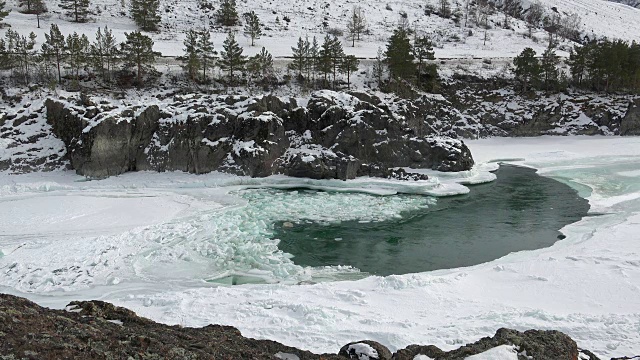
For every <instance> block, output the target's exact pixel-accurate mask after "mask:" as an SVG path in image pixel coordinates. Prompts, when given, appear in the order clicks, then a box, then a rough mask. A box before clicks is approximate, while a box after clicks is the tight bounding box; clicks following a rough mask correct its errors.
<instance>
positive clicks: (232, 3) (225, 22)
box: [216, 0, 239, 26]
mask: <svg viewBox="0 0 640 360" xmlns="http://www.w3.org/2000/svg"><path fill="white" fill-rule="evenodd" d="M238 20H239V19H238V11H237V10H236V0H222V1H221V3H220V8H219V9H218V11H217V12H216V22H217V23H218V24H219V25H222V26H235V25H238V22H239V21H238Z"/></svg>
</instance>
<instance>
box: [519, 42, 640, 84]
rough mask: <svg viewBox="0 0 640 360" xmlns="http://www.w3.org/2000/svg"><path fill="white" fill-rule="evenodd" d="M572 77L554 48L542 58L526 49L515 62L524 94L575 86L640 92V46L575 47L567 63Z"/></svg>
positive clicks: (600, 43)
mask: <svg viewBox="0 0 640 360" xmlns="http://www.w3.org/2000/svg"><path fill="white" fill-rule="evenodd" d="M565 63H566V65H567V66H568V67H569V74H565V73H564V72H563V71H561V70H560V68H559V67H560V65H561V64H562V61H561V60H560V58H559V57H558V56H557V55H556V52H555V49H554V48H553V47H548V48H547V49H546V50H545V52H544V53H543V54H542V56H541V57H540V58H538V57H536V52H535V51H534V50H533V49H531V48H526V49H524V51H522V53H520V55H518V56H517V57H516V58H515V59H514V65H515V68H514V73H515V77H516V80H517V81H518V82H519V84H520V86H521V88H522V91H524V92H527V91H529V90H546V91H554V90H555V91H558V90H563V89H566V88H567V87H568V86H573V87H574V88H577V89H584V90H592V91H605V92H611V91H629V92H638V91H640V44H638V43H636V42H632V43H628V42H626V41H622V40H613V41H612V40H608V39H601V40H594V41H590V42H588V43H586V44H584V45H575V46H574V47H573V49H571V52H570V55H569V58H568V59H567V60H566V61H565Z"/></svg>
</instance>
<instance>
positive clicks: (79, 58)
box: [66, 32, 90, 81]
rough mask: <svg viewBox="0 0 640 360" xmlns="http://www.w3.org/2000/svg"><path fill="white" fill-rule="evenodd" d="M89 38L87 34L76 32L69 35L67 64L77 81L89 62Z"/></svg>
mask: <svg viewBox="0 0 640 360" xmlns="http://www.w3.org/2000/svg"><path fill="white" fill-rule="evenodd" d="M89 46H90V44H89V39H88V38H87V36H86V35H84V34H82V35H79V34H78V33H76V32H74V33H73V34H69V36H67V46H66V47H67V64H68V66H69V70H71V75H72V76H73V78H74V80H75V81H78V79H79V78H80V70H82V69H83V68H84V67H85V65H86V64H87V60H88V59H87V54H88V53H89Z"/></svg>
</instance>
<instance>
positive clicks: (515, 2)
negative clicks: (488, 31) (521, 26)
mask: <svg viewBox="0 0 640 360" xmlns="http://www.w3.org/2000/svg"><path fill="white" fill-rule="evenodd" d="M502 11H503V12H504V28H505V29H507V28H509V16H511V17H514V18H515V17H518V16H519V15H520V12H521V11H522V4H521V2H520V0H503V1H502Z"/></svg>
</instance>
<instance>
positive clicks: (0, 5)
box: [0, 0, 39, 27]
mask: <svg viewBox="0 0 640 360" xmlns="http://www.w3.org/2000/svg"><path fill="white" fill-rule="evenodd" d="M6 6H7V2H6V1H3V0H0V22H2V20H4V18H6V17H7V16H8V15H9V13H10V12H11V10H5V7H6ZM38 27H39V26H38Z"/></svg>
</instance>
